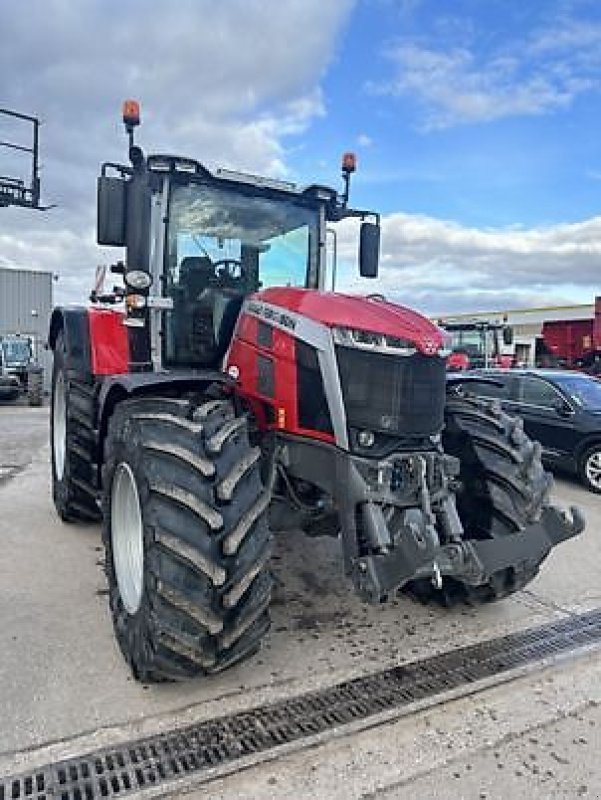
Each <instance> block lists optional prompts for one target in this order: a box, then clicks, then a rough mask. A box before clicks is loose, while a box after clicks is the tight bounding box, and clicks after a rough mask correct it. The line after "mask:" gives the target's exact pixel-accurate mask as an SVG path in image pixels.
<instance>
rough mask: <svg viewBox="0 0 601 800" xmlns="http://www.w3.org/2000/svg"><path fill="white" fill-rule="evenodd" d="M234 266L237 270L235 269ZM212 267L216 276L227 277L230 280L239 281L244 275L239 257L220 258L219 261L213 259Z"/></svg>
mask: <svg viewBox="0 0 601 800" xmlns="http://www.w3.org/2000/svg"><path fill="white" fill-rule="evenodd" d="M236 267H238V268H239V271H238V272H237V271H236V269H235V268H236ZM213 269H214V270H215V277H216V278H227V279H228V280H230V281H235V282H237V281H241V280H242V278H243V277H244V274H243V267H242V262H241V261H240V259H239V258H220V259H219V261H213Z"/></svg>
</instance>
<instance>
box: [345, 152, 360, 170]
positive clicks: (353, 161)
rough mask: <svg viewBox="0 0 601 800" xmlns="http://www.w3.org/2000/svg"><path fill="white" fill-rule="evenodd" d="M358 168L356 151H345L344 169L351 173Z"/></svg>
mask: <svg viewBox="0 0 601 800" xmlns="http://www.w3.org/2000/svg"><path fill="white" fill-rule="evenodd" d="M356 169H357V156H356V155H355V154H354V153H345V154H344V155H343V156H342V171H343V172H346V173H349V172H354V171H355V170H356Z"/></svg>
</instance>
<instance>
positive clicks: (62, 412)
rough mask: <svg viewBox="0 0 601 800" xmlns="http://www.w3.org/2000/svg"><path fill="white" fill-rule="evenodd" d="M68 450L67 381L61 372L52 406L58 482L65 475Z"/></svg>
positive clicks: (53, 444)
mask: <svg viewBox="0 0 601 800" xmlns="http://www.w3.org/2000/svg"><path fill="white" fill-rule="evenodd" d="M66 450H67V393H66V391H65V379H64V377H63V373H62V372H59V373H58V377H57V379H56V383H55V384H54V404H53V406H52V452H53V453H54V470H55V472H56V477H57V478H58V480H59V481H60V480H62V479H63V475H64V474H65V453H66Z"/></svg>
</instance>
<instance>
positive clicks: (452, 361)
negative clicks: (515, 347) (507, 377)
mask: <svg viewBox="0 0 601 800" xmlns="http://www.w3.org/2000/svg"><path fill="white" fill-rule="evenodd" d="M438 324H439V326H440V327H441V328H442V329H443V330H444V331H446V332H447V334H448V336H449V345H448V346H449V349H450V351H451V352H450V354H449V357H448V360H447V367H448V369H449V370H450V371H453V372H457V371H463V370H466V369H482V368H487V367H511V366H512V365H513V360H514V359H513V355H512V354H510V353H506V352H504V350H505V348H506V347H511V345H512V344H513V329H512V328H511V327H510V326H509V325H506V324H505V323H498V322H491V321H489V320H456V319H455V320H454V319H452V318H448V319H440V320H438Z"/></svg>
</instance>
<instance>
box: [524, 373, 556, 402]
mask: <svg viewBox="0 0 601 800" xmlns="http://www.w3.org/2000/svg"><path fill="white" fill-rule="evenodd" d="M520 400H521V402H522V403H527V404H528V405H531V406H542V407H544V408H553V407H554V406H555V405H556V404H557V401H558V400H561V397H560V395H559V393H558V392H557V391H556V390H555V389H554V388H553V387H552V386H551V384H549V383H547V382H546V381H542V380H540V379H539V378H533V377H529V376H527V377H524V378H523V379H522V380H521V382H520Z"/></svg>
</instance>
